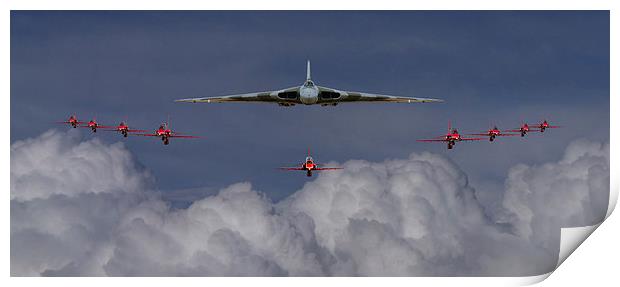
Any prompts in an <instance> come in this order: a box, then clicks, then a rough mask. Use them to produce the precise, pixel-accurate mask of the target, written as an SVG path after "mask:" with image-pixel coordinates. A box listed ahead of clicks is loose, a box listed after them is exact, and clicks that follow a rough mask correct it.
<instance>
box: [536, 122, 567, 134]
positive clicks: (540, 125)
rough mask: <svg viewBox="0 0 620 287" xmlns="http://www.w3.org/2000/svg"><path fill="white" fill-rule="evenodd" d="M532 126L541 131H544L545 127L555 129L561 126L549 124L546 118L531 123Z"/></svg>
mask: <svg viewBox="0 0 620 287" xmlns="http://www.w3.org/2000/svg"><path fill="white" fill-rule="evenodd" d="M532 126H536V128H538V129H540V132H541V133H543V132H545V129H557V128H561V126H552V125H549V123H548V122H547V120H544V121H543V122H542V123H539V124H533V125H532Z"/></svg>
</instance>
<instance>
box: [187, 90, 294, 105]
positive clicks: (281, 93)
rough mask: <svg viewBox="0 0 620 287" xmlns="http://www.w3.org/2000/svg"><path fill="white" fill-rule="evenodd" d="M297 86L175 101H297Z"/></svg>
mask: <svg viewBox="0 0 620 287" xmlns="http://www.w3.org/2000/svg"><path fill="white" fill-rule="evenodd" d="M298 94H299V87H290V88H286V89H282V90H278V91H266V92H257V93H247V94H238V95H227V96H219V97H205V98H188V99H179V100H175V102H184V103H228V102H246V103H247V102H255V103H290V102H292V103H298V102H299V100H298Z"/></svg>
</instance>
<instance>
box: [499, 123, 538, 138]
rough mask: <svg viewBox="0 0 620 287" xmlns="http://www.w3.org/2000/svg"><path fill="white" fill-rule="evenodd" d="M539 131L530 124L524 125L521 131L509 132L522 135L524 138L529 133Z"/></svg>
mask: <svg viewBox="0 0 620 287" xmlns="http://www.w3.org/2000/svg"><path fill="white" fill-rule="evenodd" d="M535 130H538V128H537V127H530V126H529V125H528V124H523V125H521V127H520V128H519V129H514V130H507V131H506V132H510V133H520V134H521V137H524V136H525V135H526V134H527V133H528V132H530V131H535Z"/></svg>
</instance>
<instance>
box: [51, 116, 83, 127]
mask: <svg viewBox="0 0 620 287" xmlns="http://www.w3.org/2000/svg"><path fill="white" fill-rule="evenodd" d="M56 123H58V124H69V125H71V126H72V127H73V128H77V127H78V126H79V125H81V124H83V123H84V122H80V121H78V119H77V117H76V116H75V115H71V116H70V117H69V119H68V120H66V121H64V122H56Z"/></svg>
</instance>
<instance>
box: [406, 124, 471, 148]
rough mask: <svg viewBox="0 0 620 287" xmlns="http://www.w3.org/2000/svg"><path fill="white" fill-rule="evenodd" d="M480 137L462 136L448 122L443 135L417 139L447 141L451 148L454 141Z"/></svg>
mask: <svg viewBox="0 0 620 287" xmlns="http://www.w3.org/2000/svg"><path fill="white" fill-rule="evenodd" d="M481 139H482V138H464V137H462V136H461V135H460V134H459V131H457V130H456V129H453V128H452V126H451V124H450V123H449V122H448V133H447V134H445V135H443V136H438V137H436V138H434V139H425V140H417V141H419V142H447V143H448V149H452V147H454V145H455V144H456V142H460V141H479V140H481Z"/></svg>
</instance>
